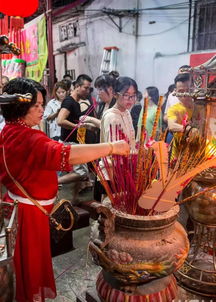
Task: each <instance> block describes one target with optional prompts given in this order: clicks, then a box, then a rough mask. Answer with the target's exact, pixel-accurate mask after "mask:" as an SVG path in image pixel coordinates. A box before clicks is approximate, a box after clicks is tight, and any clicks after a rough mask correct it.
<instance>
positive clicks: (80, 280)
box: [47, 185, 216, 302]
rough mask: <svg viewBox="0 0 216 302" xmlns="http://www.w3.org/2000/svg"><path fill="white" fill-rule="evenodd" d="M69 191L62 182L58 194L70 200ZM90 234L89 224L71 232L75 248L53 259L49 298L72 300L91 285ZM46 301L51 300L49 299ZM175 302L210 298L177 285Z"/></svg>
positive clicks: (95, 270)
mask: <svg viewBox="0 0 216 302" xmlns="http://www.w3.org/2000/svg"><path fill="white" fill-rule="evenodd" d="M70 194H71V191H70V186H69V185H64V187H63V189H62V190H61V191H60V197H65V198H69V199H70ZM79 197H80V199H82V200H83V202H85V201H87V200H91V199H92V193H91V192H88V193H85V194H82V195H80V196H79ZM89 234H90V228H89V227H87V228H83V229H81V230H77V231H74V246H75V249H74V250H73V251H71V252H69V253H66V254H63V255H60V256H56V257H54V258H53V265H54V272H55V278H56V286H57V291H58V297H57V298H56V299H55V300H52V301H55V302H75V301H76V296H77V295H79V296H80V295H81V296H83V297H84V295H85V291H86V290H89V289H93V288H94V285H95V280H96V276H97V273H98V272H99V271H100V268H99V267H97V266H96V265H94V264H93V263H92V261H91V255H89V254H88V241H89ZM47 301H49V302H50V301H51V300H47ZM175 301H178V302H183V301H184V302H185V301H191V302H192V301H193V302H195V301H203V302H204V301H213V300H210V299H206V298H203V297H200V296H196V295H193V294H191V293H189V292H186V291H185V290H183V289H182V288H180V287H179V295H178V298H177V299H176V300H175ZM214 301H216V300H214ZM109 302H112V301H109Z"/></svg>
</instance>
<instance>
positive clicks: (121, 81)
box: [114, 77, 138, 93]
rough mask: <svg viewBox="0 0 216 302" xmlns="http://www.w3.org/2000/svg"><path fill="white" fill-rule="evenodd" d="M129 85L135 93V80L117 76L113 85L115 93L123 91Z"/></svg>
mask: <svg viewBox="0 0 216 302" xmlns="http://www.w3.org/2000/svg"><path fill="white" fill-rule="evenodd" d="M130 86H133V87H134V89H135V90H136V93H137V92H138V87H137V83H136V81H134V80H133V79H131V78H129V77H119V78H118V79H117V80H116V84H115V87H114V91H115V93H125V92H126V91H127V90H128V89H129V88H130Z"/></svg>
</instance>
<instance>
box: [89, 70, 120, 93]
mask: <svg viewBox="0 0 216 302" xmlns="http://www.w3.org/2000/svg"><path fill="white" fill-rule="evenodd" d="M115 85H116V78H115V77H114V76H112V75H109V74H104V75H100V76H99V77H97V78H96V80H95V83H94V86H95V88H102V89H103V90H104V91H105V92H106V93H107V94H108V91H107V89H108V88H109V87H112V88H113V89H114V88H115Z"/></svg>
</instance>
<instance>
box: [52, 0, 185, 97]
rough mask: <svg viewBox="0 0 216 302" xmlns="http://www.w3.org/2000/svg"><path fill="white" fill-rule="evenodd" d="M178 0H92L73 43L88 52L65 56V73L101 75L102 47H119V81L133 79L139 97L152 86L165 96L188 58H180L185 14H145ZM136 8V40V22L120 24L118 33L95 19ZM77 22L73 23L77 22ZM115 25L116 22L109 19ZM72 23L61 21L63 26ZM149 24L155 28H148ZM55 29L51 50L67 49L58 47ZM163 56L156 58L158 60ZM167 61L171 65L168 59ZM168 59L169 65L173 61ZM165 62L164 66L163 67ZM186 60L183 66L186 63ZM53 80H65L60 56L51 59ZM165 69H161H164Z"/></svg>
mask: <svg viewBox="0 0 216 302" xmlns="http://www.w3.org/2000/svg"><path fill="white" fill-rule="evenodd" d="M181 2H182V1H181V0H118V1H116V0H95V1H93V2H92V4H91V5H89V6H86V9H87V10H86V11H85V13H84V15H83V16H80V18H79V30H80V31H79V37H77V38H75V39H73V41H71V42H76V43H77V42H85V43H86V46H84V47H80V48H78V49H76V50H74V51H73V52H69V53H68V67H69V69H75V70H76V76H78V75H79V74H80V73H87V74H89V75H90V76H91V77H93V78H94V79H95V78H96V77H97V76H98V75H99V70H100V64H101V59H102V54H103V47H105V46H117V47H118V48H119V49H120V50H119V53H118V63H117V70H118V71H119V72H120V74H121V75H127V76H130V77H132V78H134V79H135V80H136V81H137V83H138V85H139V89H140V90H141V91H143V90H144V88H145V87H147V86H150V85H151V86H152V85H155V86H157V87H159V88H160V90H161V93H164V92H166V89H167V87H168V85H169V84H170V83H171V82H172V79H173V78H174V75H175V73H176V71H177V69H178V67H179V66H180V65H183V64H187V63H188V58H187V55H181V56H180V57H179V56H176V55H178V54H179V53H184V52H186V50H187V34H188V9H184V10H179V9H175V10H143V9H148V8H153V7H160V6H166V5H173V4H177V3H181ZM104 7H106V8H113V9H134V8H139V9H142V10H143V11H140V16H139V18H138V35H137V37H136V36H135V32H136V18H135V17H127V16H126V17H123V18H122V32H121V33H120V32H119V30H118V28H117V27H116V26H115V25H114V24H113V23H112V21H111V20H110V19H109V18H108V17H107V16H105V15H103V16H102V17H96V16H95V14H96V13H97V12H96V11H94V9H100V8H101V9H102V8H104ZM75 19H76V18H75ZM113 19H114V20H115V22H117V23H118V22H119V19H118V18H117V17H113ZM67 22H68V23H69V22H70V20H65V21H62V22H61V24H65V23H67ZM150 23H153V24H150ZM58 25H59V24H54V26H53V38H54V49H55V50H56V49H57V48H59V47H61V46H63V45H65V44H67V43H69V42H70V41H67V42H63V43H60V42H59V37H58ZM158 53H159V54H161V55H162V56H160V57H158V56H157V55H158ZM168 57H169V59H167V58H168ZM171 58H172V59H171ZM163 60H164V63H162V61H163ZM184 60H185V61H184ZM55 62H56V70H57V78H58V79H61V77H62V76H63V73H62V66H63V65H64V63H63V62H62V56H56V57H55ZM164 67H165V68H164Z"/></svg>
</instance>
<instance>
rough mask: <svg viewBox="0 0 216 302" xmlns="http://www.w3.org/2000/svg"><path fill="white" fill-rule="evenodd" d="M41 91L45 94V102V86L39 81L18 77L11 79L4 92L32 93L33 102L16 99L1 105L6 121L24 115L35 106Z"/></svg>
mask: <svg viewBox="0 0 216 302" xmlns="http://www.w3.org/2000/svg"><path fill="white" fill-rule="evenodd" d="M38 91H40V92H41V93H42V96H43V100H44V103H45V93H46V90H45V88H44V87H43V86H42V85H41V84H40V83H38V82H35V81H34V80H30V79H26V78H16V79H13V80H11V81H10V82H9V83H8V84H6V85H5V86H4V88H3V92H6V93H7V94H17V93H18V94H26V93H31V94H32V100H31V102H20V101H16V102H14V103H11V104H7V105H1V109H2V115H3V117H4V118H5V120H6V121H13V120H17V119H18V118H21V117H24V116H25V115H26V114H27V112H28V111H29V109H30V108H31V107H32V106H34V105H35V104H36V102H37V93H38Z"/></svg>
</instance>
